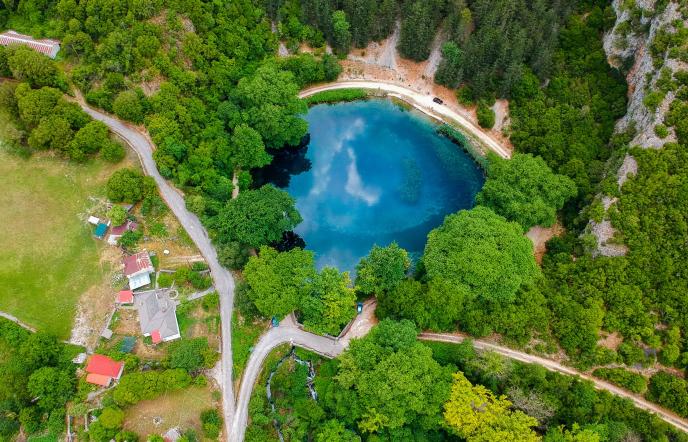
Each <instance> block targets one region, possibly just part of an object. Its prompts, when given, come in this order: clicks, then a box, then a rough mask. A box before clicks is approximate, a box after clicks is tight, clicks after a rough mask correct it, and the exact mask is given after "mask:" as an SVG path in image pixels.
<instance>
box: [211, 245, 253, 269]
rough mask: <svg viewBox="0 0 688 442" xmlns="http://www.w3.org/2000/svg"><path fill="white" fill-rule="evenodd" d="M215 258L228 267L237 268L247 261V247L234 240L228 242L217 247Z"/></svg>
mask: <svg viewBox="0 0 688 442" xmlns="http://www.w3.org/2000/svg"><path fill="white" fill-rule="evenodd" d="M217 258H218V260H219V261H220V264H222V265H223V266H225V267H227V268H228V269H230V270H239V269H242V268H243V267H244V266H245V265H246V263H247V262H248V248H246V247H244V246H242V245H241V244H240V243H238V242H235V241H233V242H228V243H226V244H222V245H221V246H219V247H218V249H217Z"/></svg>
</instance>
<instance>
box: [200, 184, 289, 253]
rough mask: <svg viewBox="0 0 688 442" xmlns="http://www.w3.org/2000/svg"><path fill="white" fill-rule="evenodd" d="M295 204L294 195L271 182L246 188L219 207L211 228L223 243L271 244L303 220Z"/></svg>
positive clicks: (258, 245)
mask: <svg viewBox="0 0 688 442" xmlns="http://www.w3.org/2000/svg"><path fill="white" fill-rule="evenodd" d="M294 204H295V201H294V198H292V197H291V196H290V195H289V194H288V193H287V192H285V191H283V190H280V189H277V188H276V187H274V186H272V185H266V186H263V187H261V188H260V189H257V190H247V191H245V192H241V193H240V194H239V197H238V198H236V199H233V200H230V201H229V202H228V203H227V204H226V205H225V206H224V207H223V208H222V209H220V212H219V213H218V215H217V217H216V218H214V219H213V222H212V228H213V230H214V231H215V233H216V238H217V240H218V241H219V242H220V243H228V242H232V241H236V242H239V243H241V244H246V245H247V246H249V247H254V248H257V247H260V246H263V245H267V244H271V243H274V242H277V241H279V240H280V239H282V234H283V233H284V232H288V231H290V230H293V229H294V227H296V225H297V224H299V223H300V222H301V215H300V214H299V212H298V210H296V208H295V207H294Z"/></svg>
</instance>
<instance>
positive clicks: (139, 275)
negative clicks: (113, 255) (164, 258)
mask: <svg viewBox="0 0 688 442" xmlns="http://www.w3.org/2000/svg"><path fill="white" fill-rule="evenodd" d="M122 262H123V263H124V276H126V277H127V278H128V279H129V290H136V289H137V288H139V287H143V286H144V285H148V284H150V283H151V279H150V274H151V273H154V272H155V268H154V267H153V262H152V261H151V259H150V255H149V254H148V252H145V251H144V252H139V253H136V254H134V255H131V256H126V257H124V259H123V261H122Z"/></svg>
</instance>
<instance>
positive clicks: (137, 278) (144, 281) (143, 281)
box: [129, 273, 151, 290]
mask: <svg viewBox="0 0 688 442" xmlns="http://www.w3.org/2000/svg"><path fill="white" fill-rule="evenodd" d="M150 282H151V280H150V273H137V274H135V275H132V276H130V277H129V290H136V289H137V288H139V287H143V286H144V285H148V284H150Z"/></svg>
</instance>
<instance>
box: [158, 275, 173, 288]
mask: <svg viewBox="0 0 688 442" xmlns="http://www.w3.org/2000/svg"><path fill="white" fill-rule="evenodd" d="M172 282H174V276H172V275H171V274H169V273H160V275H159V276H158V285H159V286H160V287H172Z"/></svg>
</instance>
